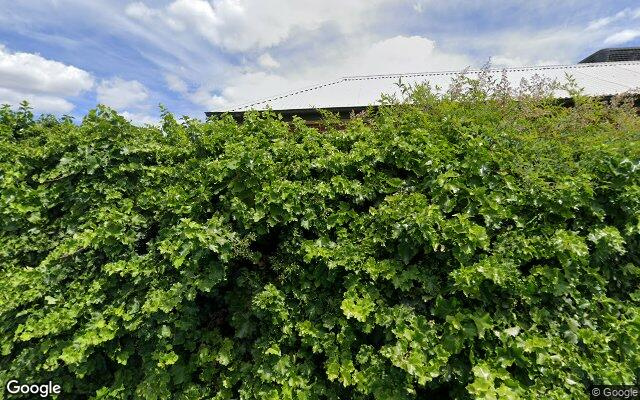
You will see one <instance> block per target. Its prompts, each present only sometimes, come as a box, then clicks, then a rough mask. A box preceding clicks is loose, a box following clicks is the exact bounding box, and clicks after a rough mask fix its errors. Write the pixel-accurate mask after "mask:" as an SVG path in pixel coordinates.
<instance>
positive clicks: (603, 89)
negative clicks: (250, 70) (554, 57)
mask: <svg viewBox="0 0 640 400" xmlns="http://www.w3.org/2000/svg"><path fill="white" fill-rule="evenodd" d="M503 71H504V73H506V76H507V79H508V80H509V83H510V84H511V85H512V86H513V87H518V86H519V85H520V83H521V81H522V79H526V80H528V81H531V79H532V78H534V77H535V76H536V75H537V76H538V77H539V78H542V79H545V80H546V79H549V80H557V81H558V82H560V83H562V82H565V81H566V75H567V74H568V75H570V76H572V77H573V78H574V79H575V82H576V83H577V85H578V86H579V87H582V88H584V94H586V95H589V96H605V95H615V94H618V93H622V92H626V91H628V90H630V89H636V88H638V87H640V61H630V62H607V63H591V64H575V65H554V66H543V67H521V68H506V69H491V70H489V71H488V72H489V73H490V74H491V75H492V76H493V77H494V78H495V79H500V77H501V75H502V73H503ZM460 73H461V72H460V71H446V72H424V73H408V74H389V75H367V76H351V77H343V78H340V79H337V80H335V81H332V82H327V83H324V84H320V85H316V86H312V87H308V88H304V89H300V90H297V91H293V92H290V93H285V94H282V95H278V96H273V97H270V98H266V99H262V100H257V101H253V102H250V103H245V104H240V105H237V106H235V107H231V108H228V109H225V110H217V112H243V111H248V110H265V109H267V108H271V109H273V110H297V109H300V110H302V109H317V108H321V109H324V108H345V107H363V106H369V105H376V104H378V103H379V101H380V96H381V94H383V93H385V94H390V95H392V94H395V95H400V88H399V87H398V86H397V83H398V80H399V79H401V80H402V82H403V83H404V84H410V85H414V84H418V83H424V82H428V83H429V85H430V86H431V87H432V88H434V87H436V86H437V87H439V88H440V89H441V90H443V91H444V90H447V89H448V88H449V86H450V84H451V82H452V79H453V78H455V77H456V76H458V75H459V74H460ZM479 73H480V70H469V71H466V72H465V75H466V76H468V77H470V78H474V77H478V74H479ZM557 96H558V97H564V96H566V93H557Z"/></svg>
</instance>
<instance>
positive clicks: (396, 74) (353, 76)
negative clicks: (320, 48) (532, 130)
mask: <svg viewBox="0 0 640 400" xmlns="http://www.w3.org/2000/svg"><path fill="white" fill-rule="evenodd" d="M638 63H640V61H605V62H597V63H584V64H552V65H538V66H521V67H505V68H489V69H486V70H483V69H481V68H474V69H469V70H467V71H465V69H461V70H445V71H423V72H402V73H391V74H371V75H350V76H348V75H347V76H343V77H342V79H345V80H349V79H368V78H392V77H396V76H397V77H402V76H423V75H452V74H461V73H463V72H464V73H478V72H482V71H488V72H502V71H507V72H509V71H523V70H527V71H529V70H536V69H555V68H593V67H598V66H602V65H629V64H638ZM467 68H469V67H467Z"/></svg>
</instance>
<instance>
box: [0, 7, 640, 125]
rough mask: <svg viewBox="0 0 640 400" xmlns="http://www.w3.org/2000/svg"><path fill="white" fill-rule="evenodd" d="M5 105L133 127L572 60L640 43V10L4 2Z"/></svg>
mask: <svg viewBox="0 0 640 400" xmlns="http://www.w3.org/2000/svg"><path fill="white" fill-rule="evenodd" d="M0 9H2V10H3V11H2V13H0V103H9V104H12V105H15V104H17V103H18V102H19V101H20V100H22V99H27V100H29V101H30V102H31V103H32V104H33V106H34V108H35V111H36V112H38V113H53V114H57V115H61V114H70V115H74V116H76V117H77V118H80V117H81V116H82V115H84V114H85V113H86V111H87V110H89V109H91V108H93V107H95V105H96V104H98V103H103V104H107V105H109V106H111V107H112V108H114V109H116V110H118V111H119V112H121V113H123V115H125V116H126V117H127V118H130V119H132V120H133V121H134V122H137V123H145V122H153V121H155V120H157V117H158V104H159V103H162V104H164V105H166V106H167V107H168V108H169V109H170V110H171V111H173V112H175V113H176V114H178V115H189V116H192V117H198V118H202V117H203V113H204V111H209V110H223V109H225V108H228V107H230V106H232V105H235V104H240V103H244V102H247V101H251V100H254V99H258V98H262V97H267V96H271V95H274V94H278V93H283V92H287V91H289V90H293V89H296V88H300V87H305V86H309V85H313V84H316V83H320V82H323V81H328V80H333V79H335V78H337V77H340V76H345V75H363V74H380V73H400V72H422V71H436V70H457V69H462V68H464V67H466V66H471V67H478V66H480V65H482V64H484V63H485V62H486V61H487V60H489V59H491V62H492V64H493V65H494V66H498V67H502V66H505V67H510V66H522V65H545V64H566V63H574V62H576V61H579V60H580V59H581V58H583V57H585V56H587V55H588V54H590V53H592V52H593V51H595V50H597V49H600V48H603V47H616V46H638V45H640V6H639V5H638V2H637V1H587V0H579V1H578V0H565V1H557V0H555V1H550V0H538V1H497V0H485V1H480V0H478V1H470V0H448V1H436V0H396V1H392V0H346V1H345V0H340V1H338V0H324V1H322V2H320V1H318V2H316V1H301V0H298V1H295V0H293V1H292V0H167V1H129V0H124V1H123V0H111V1H101V0H91V1H87V0H83V1H80V0H39V1H35V0H21V1H11V2H9V1H6V0H0Z"/></svg>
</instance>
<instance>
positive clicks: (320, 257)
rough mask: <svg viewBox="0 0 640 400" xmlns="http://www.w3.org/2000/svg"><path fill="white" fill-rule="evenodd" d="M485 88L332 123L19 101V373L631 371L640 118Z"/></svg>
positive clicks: (198, 375)
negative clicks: (43, 109) (128, 115)
mask: <svg viewBox="0 0 640 400" xmlns="http://www.w3.org/2000/svg"><path fill="white" fill-rule="evenodd" d="M479 86H481V85H477V84H475V83H474V81H466V82H462V83H461V85H460V86H459V87H457V90H458V91H457V92H455V93H450V94H449V95H447V96H444V97H437V96H435V95H433V94H432V93H431V91H430V90H429V89H428V88H425V87H417V88H410V90H408V91H407V96H408V98H407V99H408V100H409V101H394V100H393V99H388V102H389V104H388V105H387V106H383V107H381V108H380V109H379V110H378V111H377V112H374V111H373V110H372V111H370V112H367V113H365V114H363V115H358V116H354V117H353V118H352V119H350V120H349V121H347V122H340V121H337V120H332V119H331V118H327V120H326V121H325V123H324V125H323V126H322V129H316V128H313V127H308V126H306V125H305V124H304V122H303V121H301V120H295V121H294V122H293V123H285V122H283V121H282V120H281V119H280V118H279V117H278V116H277V115H275V114H273V113H271V112H266V113H262V114H258V113H249V114H247V115H246V118H245V120H244V122H243V123H241V124H238V123H236V122H234V121H233V119H231V118H230V117H228V116H225V117H221V118H212V119H210V120H208V121H206V122H200V121H197V120H193V119H189V118H186V117H185V118H183V119H181V120H176V119H175V118H174V117H173V116H172V115H171V114H170V113H168V112H164V113H163V119H162V123H161V124H160V125H159V126H145V127H137V126H133V125H131V124H130V123H128V122H127V121H126V120H125V119H124V118H123V117H121V116H119V115H118V114H116V113H115V112H114V111H112V110H110V109H108V108H105V107H98V108H97V109H94V110H92V111H90V112H89V113H88V114H87V115H86V116H85V117H84V119H83V120H82V121H81V122H80V123H77V124H75V123H73V121H72V120H71V119H70V118H63V119H62V120H58V119H56V118H54V117H50V116H48V117H47V116H45V117H41V118H39V119H35V118H34V116H33V114H32V113H31V112H30V110H29V108H28V107H27V106H26V105H24V106H23V107H21V108H20V109H18V110H17V111H13V110H11V109H9V108H8V107H4V108H2V109H0V381H1V382H2V383H3V385H4V383H6V382H7V381H8V380H9V379H11V378H19V379H20V380H21V381H22V382H46V381H48V380H52V381H53V382H54V383H57V384H60V385H61V386H62V393H64V395H63V398H87V397H90V398H118V399H128V398H141V399H166V398H176V399H204V398H207V399H208V398H213V399H220V400H222V399H238V398H240V399H309V400H311V399H417V398H432V397H433V398H437V397H441V398H446V397H451V398H484V399H498V398H499V399H516V398H531V399H539V398H544V399H580V398H583V399H586V398H588V392H587V390H586V388H587V387H588V386H589V385H591V384H633V383H634V382H635V383H637V382H638V380H639V377H640V245H639V242H640V118H639V117H638V116H637V115H636V114H635V113H634V111H633V110H632V109H631V108H630V107H628V106H626V105H624V104H623V105H616V104H603V103H600V102H597V101H595V100H590V99H586V98H582V97H580V96H579V95H578V94H577V93H576V97H575V98H574V103H575V105H574V106H573V107H564V106H562V105H560V104H557V103H554V102H552V101H551V100H550V99H549V98H547V97H545V96H539V95H538V96H528V97H527V96H519V97H517V98H514V97H513V96H512V95H509V96H501V95H500V93H497V94H496V93H491V92H488V91H486V90H481V89H482V88H480V89H479ZM0 390H4V387H3V388H2V389H0ZM2 396H3V395H2V394H1V393H0V398H1V397H2ZM4 396H7V393H5V394H4Z"/></svg>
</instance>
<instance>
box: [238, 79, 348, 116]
mask: <svg viewBox="0 0 640 400" xmlns="http://www.w3.org/2000/svg"><path fill="white" fill-rule="evenodd" d="M344 80H345V79H344V77H342V78H338V79H334V80H332V81H325V83H320V84H316V85H311V86H307V87H304V88H301V89H296V90H293V91H290V92H282V93H280V94H277V95H273V96H269V97H263V98H261V99H258V100H253V101H250V102H246V103H241V104H235V105H234V106H232V107H230V108H229V111H237V110H238V109H240V108H247V107H251V106H255V105H257V104H260V103H265V102H267V101H271V100H278V99H282V98H285V97H289V96H293V95H296V94H300V93H303V92H308V91H310V90H316V89H320V88H322V87H325V86H330V85H335V84H336V83H340V82H342V81H344Z"/></svg>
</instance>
